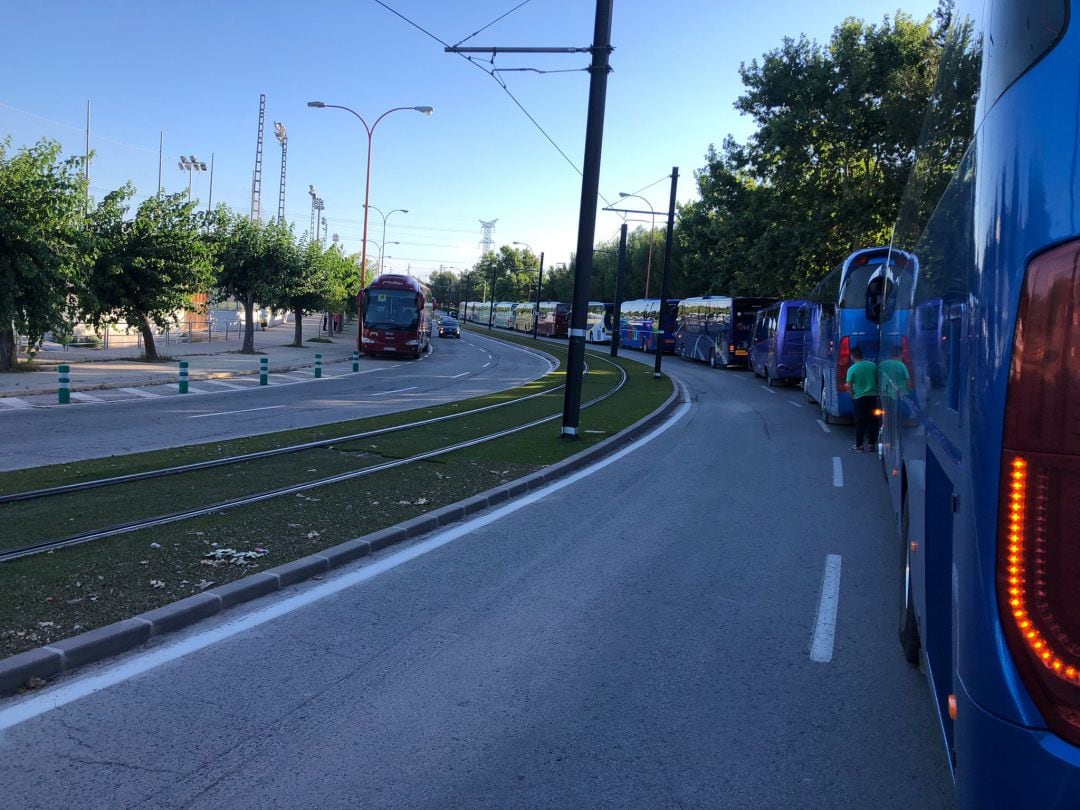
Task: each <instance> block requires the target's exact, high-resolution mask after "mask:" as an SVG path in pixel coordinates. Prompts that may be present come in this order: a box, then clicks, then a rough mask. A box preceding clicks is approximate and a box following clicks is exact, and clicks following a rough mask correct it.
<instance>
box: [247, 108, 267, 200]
mask: <svg viewBox="0 0 1080 810" xmlns="http://www.w3.org/2000/svg"><path fill="white" fill-rule="evenodd" d="M265 127H266V93H260V94H259V140H258V144H257V145H256V147H255V174H253V175H252V177H251V218H252V219H258V220H261V219H262V160H263V129H264V128H265Z"/></svg>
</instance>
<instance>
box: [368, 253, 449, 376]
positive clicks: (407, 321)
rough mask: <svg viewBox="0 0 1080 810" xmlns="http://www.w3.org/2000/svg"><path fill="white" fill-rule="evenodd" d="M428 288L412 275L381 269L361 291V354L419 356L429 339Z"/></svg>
mask: <svg viewBox="0 0 1080 810" xmlns="http://www.w3.org/2000/svg"><path fill="white" fill-rule="evenodd" d="M433 304H434V302H433V301H432V298H431V290H430V289H428V288H427V286H425V285H424V284H422V283H421V282H420V281H418V280H417V279H415V278H413V277H412V276H400V275H394V274H392V273H384V274H382V275H381V276H379V277H378V278H376V279H375V280H374V281H372V282H371V284H369V285H368V287H367V289H366V290H364V292H362V293H361V311H362V312H363V316H364V321H363V326H364V334H363V343H362V349H363V352H364V354H394V355H399V356H410V357H414V358H416V357H419V356H420V355H421V354H422V353H423V352H425V351H427V350H428V348H429V346H430V343H431V310H432V307H433Z"/></svg>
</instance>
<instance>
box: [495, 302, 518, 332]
mask: <svg viewBox="0 0 1080 810" xmlns="http://www.w3.org/2000/svg"><path fill="white" fill-rule="evenodd" d="M517 306H518V305H517V304H516V303H514V302H513V301H497V302H496V303H495V315H494V318H495V320H494V321H493V323H494V325H495V326H498V327H501V328H502V329H513V328H514V311H515V310H516V309H517Z"/></svg>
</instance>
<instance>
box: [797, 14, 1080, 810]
mask: <svg viewBox="0 0 1080 810" xmlns="http://www.w3.org/2000/svg"><path fill="white" fill-rule="evenodd" d="M1068 21H1069V4H1068V3H1067V2H1065V0H1046V1H1045V2H1021V1H1020V0H986V2H984V0H977V2H974V3H971V2H965V0H958V2H957V3H956V7H955V8H954V9H953V10H952V24H951V26H950V28H949V30H948V32H947V33H946V34H945V37H944V52H943V54H942V57H941V60H940V63H941V66H942V67H941V73H940V75H939V77H938V80H937V83H936V85H935V89H934V91H933V94H932V97H931V103H930V105H929V108H928V111H927V115H926V119H925V121H924V122H923V128H922V135H921V137H920V145H919V148H918V150H917V152H916V158H915V164H914V168H913V170H912V174H911V178H910V181H909V183H908V187H907V191H906V193H905V196H904V198H903V201H902V204H901V208H900V211H901V214H900V217H899V219H898V221H897V222H896V225H895V227H894V231H893V245H892V247H893V250H894V253H895V254H896V255H897V260H898V262H899V261H906V262H907V263H906V265H905V268H906V269H907V270H908V271H909V272H908V275H910V277H911V283H910V284H909V285H908V290H907V292H906V294H905V292H904V284H903V283H900V284H898V285H897V291H896V293H895V298H896V300H895V302H894V305H891V306H887V307H886V308H885V312H884V320H883V322H882V328H881V340H882V349H883V355H887V359H888V360H892V361H900V362H899V365H896V364H895V363H894V365H893V366H892V369H893V371H892V375H890V374H889V373H885V372H883V373H882V374H880V375H879V376H880V377H881V378H882V392H881V393H882V397H883V404H884V407H885V410H886V412H887V414H886V420H885V428H884V432H883V435H882V436H881V442H880V445H881V448H882V450H883V461H884V463H885V465H886V474H887V476H886V477H887V481H888V483H889V491H890V495H891V499H892V503H893V507H894V509H895V515H896V523H897V529H898V537H897V540H896V550H897V555H896V558H897V561H898V563H899V565H898V566H897V578H896V583H897V593H898V595H899V596H900V599H899V600H898V601H899V603H900V611H899V635H900V642H901V644H902V646H903V651H904V654H905V655H906V656H907V658H908V660H909V661H911V662H912V663H913V664H914V663H916V662H920V663H921V665H922V666H921V669H922V670H923V671H925V673H926V677H927V679H928V681H929V687H930V688H929V693H930V697H931V699H932V702H933V705H934V708H935V709H936V712H937V717H938V720H939V722H940V726H941V731H942V737H943V740H944V743H945V748H946V749H947V751H948V760H947V761H948V762H949V764H950V767H952V769H953V775H954V778H955V780H956V785H957V799H958V803H959V805H960V807H961V808H965V809H966V808H983V807H1040V808H1076V807H1078V806H1080V539H1078V537H1080V535H1078V531H1080V530H1078V528H1077V526H1078V525H1080V513H1078V507H1077V504H1080V432H1078V431H1077V430H1076V429H1075V425H1076V424H1077V418H1078V412H1080V398H1078V397H1077V395H1076V391H1077V390H1078V384H1080V366H1078V364H1077V356H1078V355H1080V329H1078V328H1077V326H1076V324H1077V322H1078V319H1080V273H1078V271H1077V267H1080V220H1078V218H1077V215H1076V212H1077V211H1078V210H1080V186H1078V185H1077V184H1076V182H1075V177H1076V176H1077V173H1078V172H1080V153H1078V152H1077V149H1076V141H1077V138H1078V132H1077V123H1076V122H1077V120H1080V96H1078V94H1077V92H1076V76H1077V68H1078V66H1080V28H1078V27H1077V26H1068V27H1067V24H1068ZM885 302H886V304H888V298H887V296H886V299H885ZM890 309H891V312H890V311H889V310H890ZM912 314H913V317H909V315H912ZM904 319H906V320H904ZM902 321H903V322H902ZM900 338H906V339H907V340H906V343H907V347H908V350H909V351H910V355H911V357H910V361H909V364H910V377H911V379H908V380H904V379H903V376H904V374H903V371H901V368H903V369H907V368H908V365H906V364H904V363H903V360H902V357H901V356H898V355H902V353H903V348H904V347H903V343H902V341H901V340H900ZM898 349H899V351H898ZM893 376H895V379H894V378H893ZM808 379H809V375H808ZM900 406H904V407H906V408H907V413H908V414H909V417H908V418H901V419H892V420H890V419H889V418H888V411H889V409H890V408H891V409H893V410H894V411H895V410H896V409H897V408H898V407H900ZM912 711H913V713H917V711H916V710H912Z"/></svg>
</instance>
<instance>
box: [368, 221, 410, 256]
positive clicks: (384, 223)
mask: <svg viewBox="0 0 1080 810" xmlns="http://www.w3.org/2000/svg"><path fill="white" fill-rule="evenodd" d="M367 207H368V208H370V209H371V210H372V211H375V212H376V213H377V214H378V215H379V216H381V217H382V238H383V241H382V243H383V244H384V245H385V244H388V243H387V241H386V220H388V219H390V214H396V213H398V212H399V211H400V212H401V213H402V214H407V213H409V209H408V208H395V209H394V210H393V211H390V212H389V213H386V214H384V213H383V212H382V211H380V210H379V209H378V208H376V207H375V206H374V205H369V206H367ZM389 244H391V245H399V244H401V243H400V242H390V243H389ZM384 258H385V257H384V256H383V255H382V251H381V250H380V251H379V272H382V266H383V259H384Z"/></svg>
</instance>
